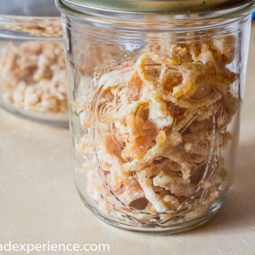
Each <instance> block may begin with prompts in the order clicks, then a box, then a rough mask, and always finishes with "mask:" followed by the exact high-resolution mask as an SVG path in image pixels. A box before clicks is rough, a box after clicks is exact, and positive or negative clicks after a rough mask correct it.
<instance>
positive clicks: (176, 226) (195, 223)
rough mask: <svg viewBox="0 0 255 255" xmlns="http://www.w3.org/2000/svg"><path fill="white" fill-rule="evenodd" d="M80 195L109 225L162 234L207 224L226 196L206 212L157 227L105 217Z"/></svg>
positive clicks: (91, 209)
mask: <svg viewBox="0 0 255 255" xmlns="http://www.w3.org/2000/svg"><path fill="white" fill-rule="evenodd" d="M80 197H81V199H82V201H83V203H84V205H85V206H86V207H87V208H88V209H89V210H90V211H92V213H93V214H94V215H95V216H96V217H97V218H98V219H100V220H101V221H102V222H103V223H106V224H108V225H111V226H113V227H116V228H119V229H124V230H128V231H132V232H141V233H149V234H161V235H168V234H169V235H170V234H176V233H180V232H185V231H188V230H191V229H195V228H197V227H199V226H201V225H203V224H205V223H206V222H208V221H209V220H210V219H211V218H212V217H213V216H214V215H215V214H216V213H217V212H218V211H219V209H220V208H221V206H222V203H223V201H224V198H222V199H221V200H218V201H215V202H214V203H213V204H212V205H211V206H210V207H209V208H208V210H206V212H205V213H204V214H203V215H201V216H199V217H197V218H194V219H192V220H187V221H185V222H180V223H177V224H173V225H168V226H162V227H159V226H155V227H150V226H149V227H146V226H133V225H129V224H127V223H123V222H118V221H116V220H114V219H110V218H107V217H105V216H104V215H102V214H101V213H100V212H99V211H98V209H97V208H95V207H93V206H91V205H89V204H88V203H87V202H86V201H85V200H84V199H83V197H82V196H81V194H80Z"/></svg>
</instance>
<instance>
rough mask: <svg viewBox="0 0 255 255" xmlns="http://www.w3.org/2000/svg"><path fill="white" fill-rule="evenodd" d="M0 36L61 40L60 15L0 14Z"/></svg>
mask: <svg viewBox="0 0 255 255" xmlns="http://www.w3.org/2000/svg"><path fill="white" fill-rule="evenodd" d="M0 38H6V39H21V40H31V39H32V40H61V39H62V23H61V17H60V16H55V17H53V16H49V17H45V16H42V17H39V16H38V17H37V16H18V15H0Z"/></svg>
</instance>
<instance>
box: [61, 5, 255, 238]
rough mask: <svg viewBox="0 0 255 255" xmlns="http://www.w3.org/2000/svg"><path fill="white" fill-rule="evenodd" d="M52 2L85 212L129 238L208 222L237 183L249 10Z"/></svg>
mask: <svg viewBox="0 0 255 255" xmlns="http://www.w3.org/2000/svg"><path fill="white" fill-rule="evenodd" d="M57 3H58V7H59V9H60V10H61V11H62V15H63V24H64V36H65V47H66V58H67V68H68V80H69V88H70V89H69V92H70V94H69V99H70V106H71V107H70V114H71V117H70V126H71V132H72V138H73V148H74V156H75V182H76V186H77V189H78V192H79V194H80V196H81V198H82V200H83V202H84V204H85V205H86V206H87V207H88V208H89V209H90V210H91V211H93V212H94V213H95V214H96V215H97V216H98V217H99V218H101V219H103V220H104V221H105V222H107V223H110V224H112V225H114V226H116V227H119V228H124V229H128V230H134V231H144V232H168V233H175V232H180V231H184V230H188V229H190V228H193V227H196V226H199V225H201V224H202V223H204V222H206V221H207V220H208V219H209V218H210V217H211V216H212V215H214V214H215V213H216V212H217V211H218V210H219V208H220V207H221V205H222V202H223V200H224V198H225V196H226V193H227V191H228V190H229V187H230V184H231V179H232V175H233V164H234V159H235V151H236V147H237V144H238V134H239V122H240V105H241V101H242V98H243V94H244V86H245V74H246V65H247V54H248V46H249V35H250V23H251V16H250V14H251V11H252V9H253V8H254V1H234V2H233V1H227V0H225V1H224V0H222V1H214V2H213V1H203V4H202V5H201V1H193V2H191V1H187V0H186V1H132V2H131V1H107V2H105V1H89V0H84V1H79V0H68V1H66V0H58V1H57Z"/></svg>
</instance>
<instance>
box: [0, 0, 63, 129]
mask: <svg viewBox="0 0 255 255" xmlns="http://www.w3.org/2000/svg"><path fill="white" fill-rule="evenodd" d="M0 106H1V107H2V108H4V109H5V110H7V111H9V112H11V113H14V114H17V115H20V116H23V117H27V118H30V119H33V120H38V121H42V122H47V123H49V124H55V125H64V126H66V125H68V107H67V88H66V71H65V58H64V49H63V42H62V26H61V18H60V13H59V11H58V10H57V8H56V6H55V4H54V1H53V0H37V1H34V0H26V1H19V0H11V1H10V2H8V4H1V6H0Z"/></svg>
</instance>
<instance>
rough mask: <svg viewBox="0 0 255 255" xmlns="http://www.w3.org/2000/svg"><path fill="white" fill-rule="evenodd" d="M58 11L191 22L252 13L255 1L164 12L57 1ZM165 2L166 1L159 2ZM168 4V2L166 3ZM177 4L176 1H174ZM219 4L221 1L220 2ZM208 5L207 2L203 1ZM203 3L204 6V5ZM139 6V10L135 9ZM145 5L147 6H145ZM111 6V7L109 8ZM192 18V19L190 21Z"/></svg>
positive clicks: (133, 6) (78, 14) (79, 14)
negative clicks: (170, 18)
mask: <svg viewBox="0 0 255 255" xmlns="http://www.w3.org/2000/svg"><path fill="white" fill-rule="evenodd" d="M55 1H56V5H57V7H58V9H59V10H60V11H61V12H63V13H68V14H73V15H75V16H84V15H85V16H86V15H93V16H98V17H110V18H114V17H117V18H122V19H129V18H131V17H139V16H140V17H141V16H147V15H153V16H171V17H173V18H174V19H177V20H181V19H185V18H187V17H188V18H189V21H191V22H192V21H193V20H206V19H214V18H228V17H233V16H237V15H239V16H240V15H242V14H243V13H250V12H252V10H253V9H255V1H254V0H246V1H234V2H233V4H231V5H230V4H228V5H225V6H224V5H222V6H220V5H219V6H216V7H215V8H209V6H208V8H201V10H199V9H197V8H194V9H190V10H189V9H187V8H183V9H181V7H179V9H176V7H175V9H173V10H168V9H166V10H164V9H163V7H164V5H163V7H161V8H160V9H155V10H154V9H153V8H151V7H149V8H145V9H142V8H139V7H140V4H139V1H129V2H131V3H132V2H134V3H132V5H131V8H127V9H126V10H125V9H124V8H118V7H116V8H115V7H114V6H113V5H112V6H110V5H106V7H105V6H104V5H103V4H102V5H101V6H100V5H99V4H98V5H97V4H93V1H92V4H91V3H90V2H91V1H87V2H89V4H86V3H84V1H79V0H76V1H73V0H55ZM141 2H148V1H141ZM159 2H164V1H159ZM166 2H167V1H166ZM174 2H176V1H174ZM218 2H219V1H218ZM203 3H206V1H203ZM203 3H202V5H203ZM136 5H137V8H136V9H135V7H136ZM144 5H145V4H144ZM109 6H110V7H109ZM190 17H191V18H192V19H191V20H190Z"/></svg>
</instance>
